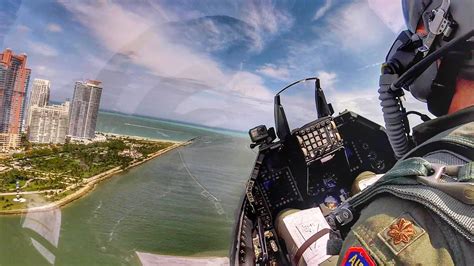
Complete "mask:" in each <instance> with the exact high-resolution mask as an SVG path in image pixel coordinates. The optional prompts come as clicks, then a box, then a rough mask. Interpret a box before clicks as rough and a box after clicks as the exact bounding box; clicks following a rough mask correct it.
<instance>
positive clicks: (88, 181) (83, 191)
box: [0, 135, 192, 215]
mask: <svg viewBox="0 0 474 266" xmlns="http://www.w3.org/2000/svg"><path fill="white" fill-rule="evenodd" d="M117 136H118V135H117ZM120 137H124V136H123V135H120ZM125 137H134V136H125ZM134 138H136V137H134ZM143 139H146V138H143ZM148 140H151V139H148ZM152 140H154V141H164V142H172V143H174V144H173V145H171V146H170V147H167V148H165V149H162V150H159V151H157V152H155V153H152V154H150V155H149V156H148V157H147V158H146V159H144V160H141V161H136V162H133V163H132V164H130V165H129V166H128V167H127V168H121V167H120V166H117V167H114V168H112V169H110V170H108V171H105V172H103V173H100V174H97V175H95V176H92V177H89V178H85V179H84V180H83V183H82V185H83V187H81V188H80V189H78V190H76V191H74V192H73V193H72V194H70V195H67V196H65V197H64V198H61V199H59V200H57V201H53V202H49V203H43V204H42V205H39V204H38V203H37V204H38V206H29V207H28V208H26V209H16V210H0V215H18V214H24V213H28V212H42V211H49V210H52V209H56V208H59V207H63V206H65V205H67V204H68V203H71V202H73V201H75V200H77V199H79V198H81V197H83V196H85V195H87V194H88V193H89V192H91V191H92V190H93V189H94V187H95V186H96V185H97V184H98V183H100V182H101V181H103V180H106V179H108V178H110V177H112V176H114V175H116V174H118V173H120V172H123V171H126V170H128V169H130V168H132V167H135V166H138V165H140V164H143V163H145V162H147V161H149V160H152V159H154V158H156V157H159V156H161V155H163V154H165V153H167V152H169V151H172V150H174V149H177V148H179V147H182V146H186V145H189V144H190V143H192V140H189V141H186V142H177V141H168V140H157V139H152ZM31 205H33V204H31Z"/></svg>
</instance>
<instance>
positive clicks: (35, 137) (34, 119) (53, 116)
mask: <svg viewBox="0 0 474 266" xmlns="http://www.w3.org/2000/svg"><path fill="white" fill-rule="evenodd" d="M29 115H30V125H29V127H28V140H29V141H30V142H36V143H64V142H65V140H66V135H67V131H68V126H69V102H68V101H66V102H64V103H63V104H61V105H46V106H38V105H33V106H31V109H30V111H29Z"/></svg>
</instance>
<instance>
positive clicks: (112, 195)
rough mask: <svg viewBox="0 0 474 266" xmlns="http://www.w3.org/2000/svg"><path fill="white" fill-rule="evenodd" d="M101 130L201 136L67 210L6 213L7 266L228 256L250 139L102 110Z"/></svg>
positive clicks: (1, 229)
mask: <svg viewBox="0 0 474 266" xmlns="http://www.w3.org/2000/svg"><path fill="white" fill-rule="evenodd" d="M97 130H99V131H104V132H113V133H118V134H127V135H136V136H143V137H150V138H164V139H171V140H187V139H190V138H193V137H198V138H197V139H196V140H195V142H194V143H193V144H191V145H189V146H186V147H183V148H180V149H179V150H174V151H172V152H170V153H167V154H165V155H163V156H161V157H159V158H156V159H154V160H151V161H149V162H147V163H145V164H143V165H141V166H138V167H136V168H133V169H130V170H129V171H127V172H124V173H121V174H119V175H117V176H115V177H113V178H111V179H109V180H107V181H105V182H102V183H100V184H99V185H98V186H97V188H96V189H95V190H94V191H93V192H92V193H90V194H88V195H87V196H85V197H84V198H82V199H80V200H77V201H75V202H73V203H72V204H70V205H68V206H67V207H65V208H63V209H61V210H60V211H55V212H49V213H44V214H42V215H23V216H14V217H12V216H0V239H1V241H0V265H25V264H27V265H48V264H51V263H54V264H58V265H99V264H100V265H130V264H132V265H134V264H136V265H138V264H139V261H138V259H137V257H136V255H135V252H136V251H141V252H149V253H159V254H175V255H220V256H225V255H227V250H228V247H229V243H230V235H231V230H232V225H233V223H234V214H235V211H236V209H237V207H238V204H239V200H240V197H241V195H242V193H243V189H244V183H245V181H246V179H247V177H248V175H249V173H250V169H251V166H252V163H253V160H254V158H255V154H254V153H253V152H252V151H251V150H250V149H249V148H248V144H249V143H248V140H247V138H245V137H244V136H243V135H242V134H238V133H229V132H225V131H220V130H211V129H207V128H200V127H197V126H190V125H185V124H180V123H175V122H168V121H159V120H153V119H149V118H141V117H131V116H124V115H119V114H111V113H101V115H100V117H99V124H98V127H97ZM31 224H33V226H31ZM31 228H35V230H31ZM38 232H40V233H38Z"/></svg>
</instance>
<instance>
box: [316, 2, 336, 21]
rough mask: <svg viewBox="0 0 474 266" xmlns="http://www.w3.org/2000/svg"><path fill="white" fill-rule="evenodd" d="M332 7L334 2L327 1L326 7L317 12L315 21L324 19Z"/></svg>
mask: <svg viewBox="0 0 474 266" xmlns="http://www.w3.org/2000/svg"><path fill="white" fill-rule="evenodd" d="M331 6H332V0H326V2H325V3H324V5H323V6H322V7H320V8H319V9H318V11H316V13H315V14H314V16H313V20H318V19H320V18H322V17H323V16H324V15H325V14H326V13H327V12H328V11H329V9H330V8H331Z"/></svg>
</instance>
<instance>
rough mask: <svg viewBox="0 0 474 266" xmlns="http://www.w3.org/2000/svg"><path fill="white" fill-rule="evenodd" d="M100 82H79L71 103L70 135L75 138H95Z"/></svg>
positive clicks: (100, 90) (100, 92) (100, 89)
mask: <svg viewBox="0 0 474 266" xmlns="http://www.w3.org/2000/svg"><path fill="white" fill-rule="evenodd" d="M100 83H101V82H100V81H96V80H88V81H85V82H82V81H77V82H76V86H75V87H74V96H73V97H72V101H71V109H70V115H69V131H68V135H70V136H71V137H74V138H85V139H92V138H94V137H95V127H96V124H97V115H98V113H99V104H100V96H101V94H102V87H100Z"/></svg>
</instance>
